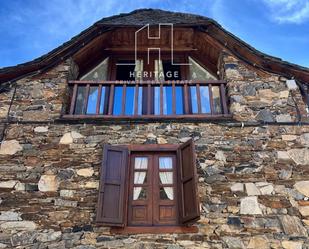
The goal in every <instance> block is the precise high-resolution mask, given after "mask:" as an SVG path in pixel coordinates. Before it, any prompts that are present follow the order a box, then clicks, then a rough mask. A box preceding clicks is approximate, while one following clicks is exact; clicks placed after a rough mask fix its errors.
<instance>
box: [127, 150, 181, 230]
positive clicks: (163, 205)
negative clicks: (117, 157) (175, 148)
mask: <svg viewBox="0 0 309 249" xmlns="http://www.w3.org/2000/svg"><path fill="white" fill-rule="evenodd" d="M176 176H177V174H176V156H175V155H174V154H170V153H169V154H167V153H147V154H146V153H138V154H133V155H132V156H131V169H130V184H129V188H130V189H129V208H128V225H129V226H130V225H131V226H158V225H176V224H177V223H178V222H177V220H178V219H177V217H178V212H177V199H176V197H177V195H176V193H177V192H176V183H177V179H176Z"/></svg>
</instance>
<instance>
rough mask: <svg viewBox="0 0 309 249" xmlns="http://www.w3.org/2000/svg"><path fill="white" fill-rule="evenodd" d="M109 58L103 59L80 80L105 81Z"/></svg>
mask: <svg viewBox="0 0 309 249" xmlns="http://www.w3.org/2000/svg"><path fill="white" fill-rule="evenodd" d="M108 61H109V58H108V57H107V58H106V59H104V60H103V61H102V62H101V63H100V64H99V65H97V66H96V67H95V68H93V69H92V70H91V71H89V72H88V73H86V74H85V75H84V76H82V77H81V78H80V79H81V80H107V73H108V63H109V62H108Z"/></svg>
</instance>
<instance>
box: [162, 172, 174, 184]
mask: <svg viewBox="0 0 309 249" xmlns="http://www.w3.org/2000/svg"><path fill="white" fill-rule="evenodd" d="M159 175H160V183H162V184H173V172H160V173H159Z"/></svg>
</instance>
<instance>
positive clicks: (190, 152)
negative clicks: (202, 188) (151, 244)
mask: <svg viewBox="0 0 309 249" xmlns="http://www.w3.org/2000/svg"><path fill="white" fill-rule="evenodd" d="M177 157H178V165H179V169H178V188H179V191H178V193H179V219H180V223H182V224H188V223H192V222H194V221H196V220H198V219H199V218H200V209H199V201H198V196H197V173H196V167H195V154H194V143H193V140H192V139H191V140H189V141H187V142H185V143H184V144H182V145H180V146H179V149H178V151H177Z"/></svg>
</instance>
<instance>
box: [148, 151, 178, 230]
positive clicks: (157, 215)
mask: <svg viewBox="0 0 309 249" xmlns="http://www.w3.org/2000/svg"><path fill="white" fill-rule="evenodd" d="M160 158H164V159H169V158H170V159H171V160H167V161H166V162H169V161H171V164H172V165H169V163H168V164H166V165H161V166H163V167H160ZM170 166H172V167H170ZM153 170H154V186H153V188H154V189H153V193H154V196H153V198H154V207H153V215H154V217H153V222H154V225H176V224H177V223H178V222H177V220H178V219H177V215H178V214H177V200H176V197H177V195H176V193H177V192H176V184H177V178H176V177H177V176H176V175H177V174H176V157H175V155H173V154H167V153H157V154H156V155H155V156H154V169H153ZM160 173H163V175H162V176H163V177H162V179H161V178H160ZM165 173H166V174H170V173H172V182H171V179H170V177H167V175H164V174H165ZM164 176H165V179H164ZM164 188H168V189H166V190H165V189H164ZM170 188H172V192H168V191H170V190H171V189H170ZM160 189H161V191H167V192H168V193H165V195H163V196H162V195H161V194H160ZM162 197H163V198H162Z"/></svg>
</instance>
